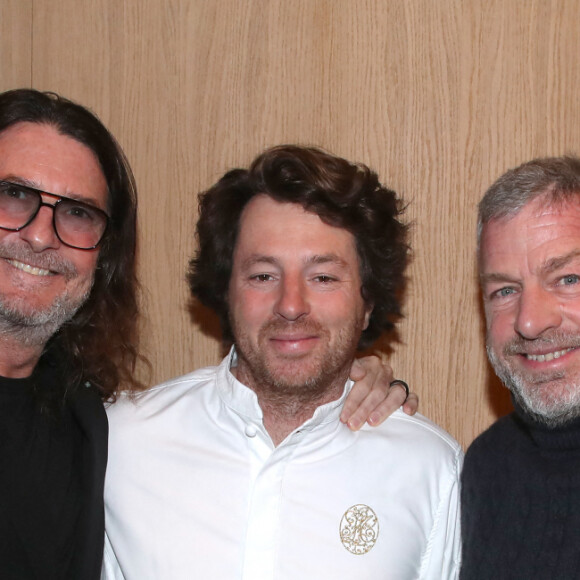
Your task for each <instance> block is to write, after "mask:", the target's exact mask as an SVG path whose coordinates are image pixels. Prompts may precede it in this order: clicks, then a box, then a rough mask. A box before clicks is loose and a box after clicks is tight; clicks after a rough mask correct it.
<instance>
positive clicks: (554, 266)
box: [479, 249, 580, 284]
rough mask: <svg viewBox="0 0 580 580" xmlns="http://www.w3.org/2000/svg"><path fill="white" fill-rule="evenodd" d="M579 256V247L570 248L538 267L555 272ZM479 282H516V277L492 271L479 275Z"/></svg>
mask: <svg viewBox="0 0 580 580" xmlns="http://www.w3.org/2000/svg"><path fill="white" fill-rule="evenodd" d="M578 257H580V249H578V250H572V251H571V252H568V253H567V254H564V255H563V256H556V257H554V258H550V259H549V260H546V262H544V264H542V266H541V267H540V271H541V272H542V273H543V274H551V273H552V272H556V271H557V270H560V269H561V268H564V267H565V266H567V265H568V264H569V263H570V262H572V261H573V260H575V259H576V258H578ZM479 280H480V283H481V284H486V283H489V282H517V279H514V278H512V277H511V276H508V275H507V274H501V273H496V272H492V273H490V274H482V275H481V276H480V277H479Z"/></svg>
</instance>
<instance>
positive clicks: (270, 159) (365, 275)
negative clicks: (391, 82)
mask: <svg viewBox="0 0 580 580" xmlns="http://www.w3.org/2000/svg"><path fill="white" fill-rule="evenodd" d="M258 194H266V195H268V196H270V197H271V198H273V199H275V200H276V201H280V202H290V203H297V204H300V205H301V206H302V207H303V208H304V209H305V210H306V211H308V212H311V213H314V214H317V215H318V216H319V217H320V219H321V220H322V221H323V222H325V223H327V224H330V225H332V226H336V227H340V228H344V229H345V230H347V231H349V232H350V233H352V234H353V236H354V238H355V240H356V245H357V251H358V256H359V260H360V271H361V280H362V288H361V294H362V297H363V299H364V300H365V302H366V303H367V304H371V305H373V311H372V315H371V318H370V322H369V325H368V327H367V329H366V330H365V331H364V332H363V334H362V336H361V340H360V342H359V348H361V349H363V348H366V347H368V346H370V344H372V342H374V340H375V339H376V338H378V336H379V335H380V334H381V333H382V332H383V331H385V330H390V329H392V328H393V322H394V320H395V319H396V318H398V317H399V316H400V315H401V304H400V300H401V298H402V292H403V289H404V286H405V269H406V267H407V263H408V259H409V246H408V243H407V237H408V226H407V225H406V224H405V223H403V222H402V221H401V219H400V217H401V215H402V213H403V211H404V207H403V203H402V201H401V199H399V198H398V197H397V195H396V194H395V192H394V191H392V190H390V189H387V188H386V187H384V186H383V185H381V183H380V182H379V178H378V176H377V174H376V173H375V172H373V171H371V170H370V169H369V168H368V167H367V166H365V165H362V164H354V163H350V162H349V161H347V160H345V159H342V158H340V157H336V156H334V155H331V154H330V153H327V152H325V151H322V150H321V149H317V148H313V147H301V146H297V145H281V146H278V147H273V148H271V149H269V150H267V151H265V152H264V153H262V154H261V155H260V156H259V157H257V158H256V159H255V160H254V162H253V163H252V164H251V166H250V168H249V169H233V170H231V171H229V172H227V173H226V174H225V175H224V176H223V177H222V178H221V179H220V180H219V181H218V182H217V183H216V184H215V185H214V186H213V187H211V188H210V189H208V190H207V191H205V192H203V193H202V194H200V206H199V207H200V217H199V221H198V224H197V240H198V244H199V245H198V251H197V253H196V255H195V256H194V257H193V258H192V259H191V260H190V262H189V270H188V274H187V278H188V282H189V286H190V290H191V292H192V294H193V295H194V296H195V297H196V298H197V299H198V300H199V301H200V302H201V303H202V304H204V305H205V306H207V307H209V308H211V309H213V310H214V311H215V312H216V313H217V314H218V316H219V319H220V323H221V327H222V334H223V338H224V340H225V341H226V342H231V341H233V338H234V337H233V336H232V329H231V326H230V321H229V307H228V287H229V282H230V276H231V272H232V266H233V252H234V247H235V244H236V240H237V236H238V228H239V221H240V216H241V214H242V211H243V210H244V207H245V206H246V204H247V203H248V202H249V201H250V199H252V198H253V197H254V196H255V195H258Z"/></svg>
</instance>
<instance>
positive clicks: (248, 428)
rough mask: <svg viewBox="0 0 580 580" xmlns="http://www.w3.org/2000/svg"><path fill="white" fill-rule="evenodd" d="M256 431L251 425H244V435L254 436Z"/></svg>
mask: <svg viewBox="0 0 580 580" xmlns="http://www.w3.org/2000/svg"><path fill="white" fill-rule="evenodd" d="M256 433H257V431H256V428H255V427H254V426H253V425H246V437H255V436H256Z"/></svg>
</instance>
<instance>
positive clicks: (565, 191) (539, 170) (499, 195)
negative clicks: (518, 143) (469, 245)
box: [477, 155, 580, 251]
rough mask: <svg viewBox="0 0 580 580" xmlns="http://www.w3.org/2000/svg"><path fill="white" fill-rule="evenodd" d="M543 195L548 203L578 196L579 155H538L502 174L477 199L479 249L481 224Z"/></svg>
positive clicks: (579, 185)
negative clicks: (479, 198) (478, 200)
mask: <svg viewBox="0 0 580 580" xmlns="http://www.w3.org/2000/svg"><path fill="white" fill-rule="evenodd" d="M544 194H545V195H546V202H547V203H548V204H550V203H562V202H563V201H568V200H571V199H573V198H574V197H576V196H579V199H580V158H578V157H575V156H572V155H566V156H563V157H541V158H538V159H533V160H532V161H528V162H527V163H523V164H522V165H520V166H518V167H515V168H513V169H510V170H509V171H507V172H506V173H504V174H503V175H502V176H501V177H500V178H499V179H498V180H497V181H496V182H495V183H494V184H493V185H492V186H491V187H490V188H489V189H488V190H487V191H486V192H485V195H484V196H483V198H482V199H481V201H480V202H479V211H478V219H477V247H478V251H479V243H480V240H481V233H482V230H483V226H484V225H485V224H486V223H487V222H489V221H491V220H492V219H501V218H505V217H512V216H514V215H516V214H517V213H518V212H519V211H520V210H521V209H522V208H523V207H524V206H526V205H527V204H528V203H530V202H531V201H533V200H534V199H536V198H537V197H539V196H541V195H544Z"/></svg>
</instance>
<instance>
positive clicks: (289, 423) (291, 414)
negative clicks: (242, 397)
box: [258, 383, 344, 446]
mask: <svg viewBox="0 0 580 580" xmlns="http://www.w3.org/2000/svg"><path fill="white" fill-rule="evenodd" d="M343 388H344V383H343V385H342V388H341V389H340V390H334V389H333V390H332V392H329V393H328V396H327V397H324V398H323V399H321V400H319V401H316V402H312V403H302V402H298V401H287V402H285V403H283V404H276V403H273V402H272V401H270V400H268V398H267V397H261V396H260V395H258V403H259V404H260V408H261V409H262V413H263V414H264V427H265V429H266V431H268V435H270V438H271V439H272V442H273V443H274V445H275V446H278V445H279V444H280V443H282V441H284V439H286V437H288V435H290V433H292V431H294V430H295V429H297V428H298V427H300V425H303V424H304V423H305V422H306V421H308V419H311V418H312V416H313V415H314V412H315V411H316V409H317V408H318V407H320V406H322V405H325V404H326V403H330V402H331V401H335V400H336V399H338V398H340V396H341V395H342V391H343Z"/></svg>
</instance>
